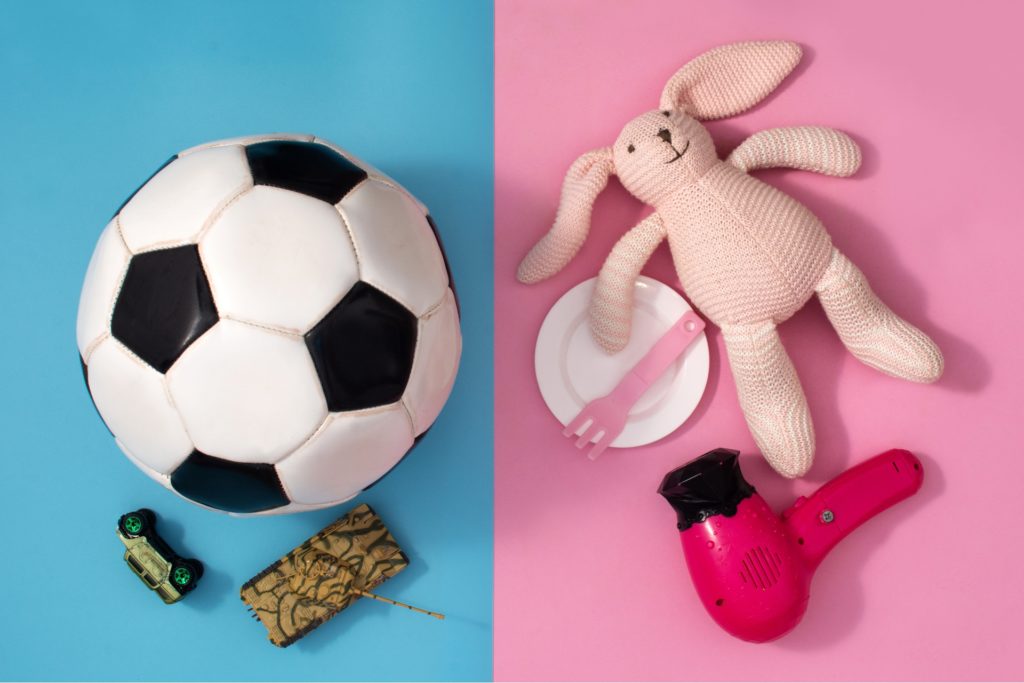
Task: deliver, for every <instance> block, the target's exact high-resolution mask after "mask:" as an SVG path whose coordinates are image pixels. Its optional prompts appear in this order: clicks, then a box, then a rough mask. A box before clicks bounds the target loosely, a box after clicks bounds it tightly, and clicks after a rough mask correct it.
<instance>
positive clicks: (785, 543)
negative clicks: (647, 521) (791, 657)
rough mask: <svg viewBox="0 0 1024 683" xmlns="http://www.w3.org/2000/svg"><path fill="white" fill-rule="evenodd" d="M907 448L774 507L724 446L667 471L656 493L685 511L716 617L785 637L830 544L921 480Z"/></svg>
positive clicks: (701, 584)
mask: <svg viewBox="0 0 1024 683" xmlns="http://www.w3.org/2000/svg"><path fill="white" fill-rule="evenodd" d="M923 478H924V470H923V468H922V467H921V462H920V461H919V460H918V459H917V458H916V457H914V455H913V454H911V453H910V452H909V451H904V450H891V451H887V452H885V453H882V454H881V455H878V456H875V457H874V458H871V459H870V460H868V461H866V462H863V463H861V464H859V465H857V466H856V467H854V468H852V469H849V470H847V471H846V472H844V473H843V474H841V475H839V476H838V477H836V478H835V479H833V480H832V481H830V482H828V483H827V484H825V485H824V486H822V487H821V488H820V489H818V490H817V491H816V492H814V494H812V495H811V496H810V497H809V498H803V497H800V498H798V499H797V501H796V502H795V503H794V504H793V507H791V508H789V509H788V510H786V511H785V512H783V513H782V516H781V518H780V517H777V516H776V515H775V513H773V512H772V510H771V508H769V507H768V504H767V503H765V501H764V499H763V498H761V496H759V495H758V494H757V493H756V491H755V490H754V487H753V486H751V485H750V484H749V483H747V481H746V480H745V479H744V478H743V474H742V473H741V472H740V465H739V453H738V452H737V451H730V450H726V449H724V448H721V449H718V450H714V451H711V452H710V453H705V454H704V455H702V456H701V457H699V458H697V459H696V460H693V461H692V462H690V463H688V464H686V465H683V466H682V467H680V468H678V469H675V470H673V471H671V472H669V473H668V474H667V475H666V476H665V479H664V481H662V483H661V488H660V489H659V490H658V493H660V494H661V495H663V496H665V498H666V499H667V500H668V502H669V503H671V504H672V507H674V508H675V509H676V512H678V513H679V530H680V535H681V536H682V541H683V553H684V554H685V556H686V565H687V566H688V567H689V568H690V576H691V577H692V578H693V585H694V586H696V588H697V593H698V594H699V595H700V599H701V602H703V603H704V607H705V608H706V609H707V611H708V613H709V614H711V617H712V618H713V619H714V620H715V621H716V622H718V625H719V626H721V627H722V628H724V629H725V630H726V631H728V632H729V633H730V634H732V635H734V636H736V637H737V638H741V639H743V640H749V641H751V642H755V643H762V642H766V641H769V640H774V639H776V638H779V637H781V636H783V635H785V634H786V633H788V632H789V631H790V630H792V629H793V627H794V626H796V625H797V623H799V621H800V619H801V618H802V617H803V614H804V611H805V610H806V609H807V599H808V597H809V596H810V585H811V578H812V577H813V576H814V570H815V569H817V568H818V565H819V564H820V563H821V561H822V560H823V559H824V557H825V555H827V554H828V551H829V550H831V549H832V547H833V546H834V545H835V544H836V543H838V542H839V541H841V540H842V539H843V538H844V537H845V536H846V535H847V534H849V533H850V532H851V531H853V530H854V529H856V528H857V527H859V526H860V525H861V524H863V523H864V522H866V521H867V520H869V519H871V518H872V517H874V516H875V515H877V514H878V513H879V512H881V511H882V510H885V509H886V508H888V507H890V506H892V505H894V504H896V503H898V502H900V501H901V500H903V499H905V498H908V497H910V496H911V495H913V494H914V493H916V492H917V490H918V489H920V488H921V482H922V480H923Z"/></svg>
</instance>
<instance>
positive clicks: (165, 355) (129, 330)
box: [110, 244, 218, 372]
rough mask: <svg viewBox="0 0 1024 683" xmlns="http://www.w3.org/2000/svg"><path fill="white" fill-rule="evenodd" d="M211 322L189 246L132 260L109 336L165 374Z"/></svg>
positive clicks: (212, 313)
mask: <svg viewBox="0 0 1024 683" xmlns="http://www.w3.org/2000/svg"><path fill="white" fill-rule="evenodd" d="M217 319H218V315H217V306H216V304H214V302H213V296H212V295H211V294H210V283H209V282H208V281H207V279H206V273H205V272H204V271H203V264H202V261H201V260H200V259H199V249H198V247H196V245H194V244H190V245H187V246H184V247H175V248H174V249H161V250H159V251H149V252H146V253H143V254H138V255H136V256H133V257H132V260H131V262H129V264H128V272H127V274H126V275H125V278H124V283H123V284H122V285H121V292H120V293H119V294H118V296H117V303H116V304H114V314H113V317H112V318H111V320H110V331H111V333H112V334H113V335H114V338H116V339H117V340H118V341H120V342H121V343H122V344H124V345H125V346H126V347H128V349H129V350H131V352H132V353H134V354H135V355H137V356H138V357H139V358H141V359H142V360H144V361H146V362H147V363H149V364H150V365H151V366H153V367H154V368H156V369H157V370H158V371H160V372H167V370H168V369H169V368H170V367H171V365H172V364H173V363H174V361H176V360H177V359H178V356H180V355H181V354H182V353H183V352H184V351H185V349H186V348H188V345H189V344H191V343H192V342H193V341H195V340H196V339H198V338H199V337H200V335H202V334H203V333H204V332H206V331H207V330H208V329H210V328H211V327H213V325H214V324H215V323H216V322H217Z"/></svg>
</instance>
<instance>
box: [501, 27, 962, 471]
mask: <svg viewBox="0 0 1024 683" xmlns="http://www.w3.org/2000/svg"><path fill="white" fill-rule="evenodd" d="M800 56H801V50H800V46H799V45H797V44H795V43H791V42H783V41H765V42H746V43H736V44H731V45H724V46H721V47H718V48H715V49H713V50H711V51H709V52H706V53H704V54H702V55H700V56H699V57H697V58H696V59H694V60H693V61H691V62H690V63H688V64H687V65H686V66H684V67H683V68H682V69H680V70H679V71H678V72H677V73H676V74H675V75H674V76H672V78H671V79H670V80H669V82H668V84H667V85H666V86H665V89H664V91H663V92H662V94H661V106H660V108H659V109H657V110H654V111H650V112H647V113H645V114H641V115H640V116H638V117H636V118H635V119H633V120H632V121H630V122H629V123H628V124H626V127H625V128H623V130H622V132H621V133H620V134H619V137H618V139H617V140H616V141H615V144H614V145H612V146H611V147H605V148H602V149H597V150H594V151H591V152H587V153H586V154H584V155H583V156H581V157H580V158H579V159H577V160H576V161H575V163H573V164H572V167H571V168H570V169H569V172H568V174H567V176H566V178H565V182H564V185H563V187H562V196H561V201H560V205H559V207H558V212H557V214H556V217H555V223H554V226H553V227H552V228H551V231H550V232H549V233H548V234H547V235H545V236H544V237H543V238H542V239H541V240H540V242H538V243H537V244H536V245H535V246H534V247H533V249H532V250H531V251H530V253H529V254H527V256H526V258H525V259H523V261H522V263H521V264H520V266H519V271H518V278H519V280H520V281H521V282H524V283H533V282H537V281H539V280H543V279H545V278H548V277H550V276H552V275H554V274H555V273H557V272H558V271H559V270H561V269H562V268H563V267H564V266H565V265H566V264H567V263H568V262H569V261H570V260H571V259H572V258H573V256H575V255H576V252H577V251H578V250H579V248H580V247H581V246H582V244H583V242H584V240H585V239H586V237H587V233H588V231H589V229H590V214H591V208H592V206H593V203H594V200H595V199H596V197H597V195H598V193H600V192H601V190H603V189H604V187H605V185H606V184H607V182H608V178H609V176H610V175H612V174H615V175H617V176H618V177H619V179H620V180H621V182H622V185H623V186H624V187H625V188H626V189H627V190H628V191H629V192H630V193H631V194H632V195H633V196H635V197H636V198H637V199H639V200H640V201H642V202H644V203H645V204H649V205H651V206H653V207H654V209H655V210H654V213H652V214H651V215H650V216H649V217H647V218H645V219H644V220H643V221H641V222H640V223H639V224H637V225H636V226H635V227H633V228H632V229H631V230H629V231H628V232H627V233H626V234H625V235H624V236H623V237H622V238H621V239H620V240H619V242H618V243H617V244H616V245H615V247H614V248H613V249H612V252H611V255H610V256H609V257H608V259H607V260H606V261H605V263H604V266H603V267H602V268H601V272H600V275H599V277H598V283H597V287H596V289H595V292H594V295H593V298H592V300H591V304H590V327H591V331H592V333H593V336H594V338H595V339H596V340H597V342H598V344H600V345H601V346H602V347H603V348H604V349H605V350H606V351H608V352H609V353H614V352H616V351H618V350H621V349H622V348H623V346H625V344H626V342H627V341H628V340H629V334H630V323H631V320H632V306H633V290H634V281H635V280H636V278H637V276H638V275H639V273H640V270H641V268H643V265H644V263H646V262H647V260H648V259H649V258H650V256H651V254H652V253H653V251H654V249H655V248H656V247H657V246H658V245H659V244H660V243H661V242H662V241H663V240H665V239H668V243H669V249H670V251H671V253H672V259H673V262H674V264H675V268H676V272H677V273H678V275H679V280H680V282H681V283H682V286H683V289H684V291H685V293H686V295H687V296H688V297H689V298H690V300H691V302H692V303H693V304H694V305H695V306H696V308H697V309H698V310H700V312H701V313H703V314H704V315H705V316H706V317H707V318H709V319H710V320H711V321H712V322H713V323H715V324H716V325H718V326H719V328H721V330H722V337H723V339H724V341H725V348H726V352H727V355H728V357H729V364H730V367H731V368H732V373H733V376H734V378H735V380H736V388H737V393H738V395H739V401H740V407H741V408H742V410H743V413H744V415H745V417H746V420H747V425H748V426H749V427H750V431H751V433H752V434H753V436H754V440H755V441H756V442H757V444H758V446H759V447H760V449H761V452H762V453H763V454H764V456H765V458H766V459H767V460H768V462H769V463H771V465H772V467H774V468H775V469H776V470H777V471H778V472H779V473H781V474H782V475H784V476H787V477H798V476H801V475H803V474H804V473H805V472H806V471H807V470H808V468H810V466H811V463H812V461H813V458H814V427H813V424H812V422H811V416H810V411H809V410H808V407H807V399H806V398H805V397H804V393H803V390H802V388H801V386H800V380H799V379H798V378H797V375H796V371H795V369H794V368H793V363H792V361H790V359H789V356H788V355H787V354H786V351H785V349H784V348H783V346H782V343H781V341H780V340H779V335H778V332H777V331H776V325H777V324H779V323H781V322H782V321H784V320H786V319H787V318H789V317H790V316H792V315H793V314H794V313H796V311H798V310H799V309H800V308H801V307H802V306H803V305H804V304H805V303H806V302H807V301H808V300H809V299H810V298H811V296H812V295H814V294H817V295H818V299H819V300H820V301H821V304H822V306H823V307H824V309H825V313H826V314H827V315H828V318H829V320H830V321H831V323H832V326H833V327H834V328H835V330H836V332H837V333H838V334H839V338H840V339H841V340H842V342H843V344H844V345H845V346H846V348H847V349H849V350H850V352H851V353H852V354H853V355H854V356H856V357H857V358H858V359H860V360H861V361H862V362H864V363H866V364H867V365H869V366H871V367H873V368H876V369H878V370H881V371H882V372H885V373H887V374H889V375H893V376H895V377H900V378H903V379H907V380H911V381H915V382H932V381H935V380H936V379H938V377H939V375H941V374H942V364H943V361H942V354H941V353H940V352H939V349H938V347H937V346H936V345H935V343H934V342H932V340H931V339H929V338H928V337H927V336H926V335H925V334H924V333H922V332H921V331H920V330H918V329H917V328H915V327H913V326H912V325H910V324H909V323H907V322H906V321H904V320H903V319H902V318H900V317H899V316H897V315H896V314H895V313H893V312H892V311H891V310H890V309H889V307H888V306H886V305H885V304H884V303H882V301H881V300H880V299H879V298H878V297H877V296H876V295H875V293H874V292H873V291H872V290H871V287H870V286H869V285H868V282H867V280H866V279H865V277H864V275H863V273H861V271H860V270H858V268H857V267H856V266H855V265H854V264H853V263H851V262H850V260H849V259H847V258H846V257H845V256H844V255H843V254H842V253H840V252H839V251H838V250H837V249H836V248H835V247H834V246H832V241H831V239H830V238H829V235H828V233H827V232H826V231H825V228H824V226H823V225H822V224H821V222H820V221H819V220H818V219H817V218H816V217H815V216H814V215H813V214H812V213H811V212H810V211H809V210H808V209H807V208H805V207H804V206H803V205H802V204H800V203H799V202H797V201H796V200H795V199H793V198H792V197H790V196H788V195H786V194H783V193H782V192H780V191H779V190H777V189H775V188H774V187H771V186H769V185H767V184H765V183H763V182H761V181H760V180H758V179H756V178H754V177H753V176H751V175H749V173H750V172H751V171H755V170H757V169H763V168H798V169H803V170H807V171H815V172H817V173H823V174H826V175H833V176H849V175H852V174H853V173H854V172H855V171H856V170H857V168H858V167H859V166H860V150H859V149H858V147H857V145H856V143H855V142H854V141H853V140H851V139H850V138H849V137H848V136H847V135H845V134H844V133H841V132H839V131H837V130H833V129H830V128H822V127H817V126H799V127H793V128H776V129H770V130H764V131H760V132H758V133H755V134H754V135H752V136H750V137H749V138H747V139H746V140H744V141H743V142H742V143H741V144H740V145H739V146H738V147H737V148H736V149H735V150H733V152H732V153H731V154H730V155H729V156H728V158H726V159H725V160H724V161H722V160H721V159H719V158H718V155H717V153H716V151H715V146H714V143H713V142H712V140H711V136H710V135H709V134H708V131H707V130H706V129H705V128H704V126H703V125H701V123H700V122H701V121H703V120H709V119H718V118H724V117H727V116H733V115H735V114H738V113H740V112H742V111H744V110H746V109H748V108H750V107H752V106H754V105H755V104H757V103H758V102H760V101H761V100H763V99H764V98H765V97H767V96H768V94H769V93H771V92H772V91H773V90H774V89H775V88H776V87H777V86H778V85H779V83H780V82H781V81H782V80H783V79H784V78H785V77H786V76H787V75H788V74H789V73H790V71H792V70H793V68H794V67H795V66H796V65H797V63H798V62H799V61H800Z"/></svg>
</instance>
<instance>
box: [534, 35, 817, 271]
mask: <svg viewBox="0 0 1024 683" xmlns="http://www.w3.org/2000/svg"><path fill="white" fill-rule="evenodd" d="M800 56H801V50H800V46H799V45H797V44H796V43H792V42H787V41H760V42H748V43H733V44H731V45H723V46H721V47H718V48H715V49H713V50H710V51H708V52H705V53H704V54H702V55H700V56H699V57H697V58H695V59H693V60H692V61H690V62H689V63H688V64H686V65H685V66H684V67H683V68H681V69H680V70H679V71H677V72H676V73H675V75H674V76H672V78H671V79H669V81H668V83H667V84H666V85H665V89H664V90H663V91H662V94H661V102H660V106H659V108H658V109H655V110H653V111H649V112H646V113H644V114H641V115H640V116H638V117H636V118H635V119H633V120H632V121H630V122H629V123H627V124H626V126H625V128H623V129H622V132H621V133H620V134H619V136H618V139H617V140H616V141H615V144H614V145H612V146H611V147H604V148H601V149H597V150H594V151H591V152H587V153H586V154H584V155H583V156H581V157H580V158H579V159H577V160H576V162H575V163H574V164H573V165H572V167H571V168H570V169H569V173H568V174H567V175H566V179H565V183H564V185H563V186H562V198H561V202H560V204H559V207H558V214H557V216H556V218H555V224H554V227H552V229H551V231H550V232H549V233H548V234H547V235H546V236H545V237H544V238H543V239H542V240H541V241H540V242H538V243H537V245H536V246H535V247H534V248H533V250H532V251H531V252H530V253H529V255H528V256H527V257H526V258H525V259H524V260H523V262H522V264H521V265H520V268H519V272H518V277H519V279H520V280H521V281H522V282H526V283H531V282H537V281H539V280H544V279H546V278H548V277H551V276H552V275H554V274H555V273H557V272H558V271H560V270H561V269H562V268H563V267H565V265H566V264H567V263H569V261H570V260H572V258H573V256H575V255H576V252H577V251H579V248H580V247H581V246H582V245H583V242H584V241H585V240H586V238H587V233H588V232H589V231H590V214H591V208H592V207H593V204H594V200H595V199H596V198H597V195H598V194H599V193H600V192H601V190H603V189H604V187H605V185H606V184H607V183H608V178H609V177H610V176H611V175H612V174H615V175H618V176H619V179H620V180H621V181H622V184H623V186H624V187H625V188H626V189H627V190H628V191H629V192H630V193H631V194H632V195H633V196H635V197H636V198H637V199H639V200H641V201H642V202H644V203H645V204H651V205H653V206H657V205H658V204H659V203H661V202H662V201H664V200H665V199H666V198H667V197H669V196H671V195H672V194H673V193H674V192H675V191H676V190H677V189H679V188H680V187H682V186H684V185H686V184H688V183H691V182H693V181H694V180H696V179H697V178H699V177H701V176H702V175H703V174H704V173H705V172H706V171H707V170H708V169H709V168H711V167H712V166H713V165H714V164H715V163H716V162H718V160H719V159H718V155H717V153H716V152H715V145H714V142H713V141H712V139H711V136H710V135H709V134H708V132H707V130H706V129H705V128H704V126H703V125H702V124H701V123H700V122H701V121H706V120H710V119H718V118H724V117H727V116H733V115H735V114H738V113H740V112H742V111H745V110H747V109H749V108H750V107H753V106H754V105H755V104H757V103H758V102H760V101H761V100H763V99H764V98H765V97H767V96H768V95H769V94H770V93H771V92H772V91H773V90H775V88H776V87H778V85H779V83H781V82H782V80H783V79H784V78H785V77H786V76H787V75H788V74H789V72H790V71H792V70H793V68H794V67H795V66H796V65H797V63H798V62H799V61H800Z"/></svg>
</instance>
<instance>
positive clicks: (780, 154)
mask: <svg viewBox="0 0 1024 683" xmlns="http://www.w3.org/2000/svg"><path fill="white" fill-rule="evenodd" d="M725 161H726V163H728V164H732V165H733V166H735V167H736V168H738V169H740V170H741V171H745V172H750V171H755V170H757V169H760V168H798V169H801V170H804V171H813V172H815V173H823V174H825V175H831V176H840V177H844V178H845V177H846V176H851V175H853V174H854V173H856V172H857V169H858V168H860V148H859V147H858V146H857V143H856V142H854V141H853V140H852V139H851V138H850V136H849V135H847V134H846V133H843V132H842V131H838V130H835V129H834V128H825V127H824V126H793V127H790V128H770V129H768V130H762V131H758V132H757V133H754V134H753V135H751V136H750V137H749V138H747V139H746V140H744V141H743V142H741V143H740V144H739V146H738V147H737V148H736V149H734V150H733V151H732V154H730V155H729V157H728V158H727V159H726V160H725Z"/></svg>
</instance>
